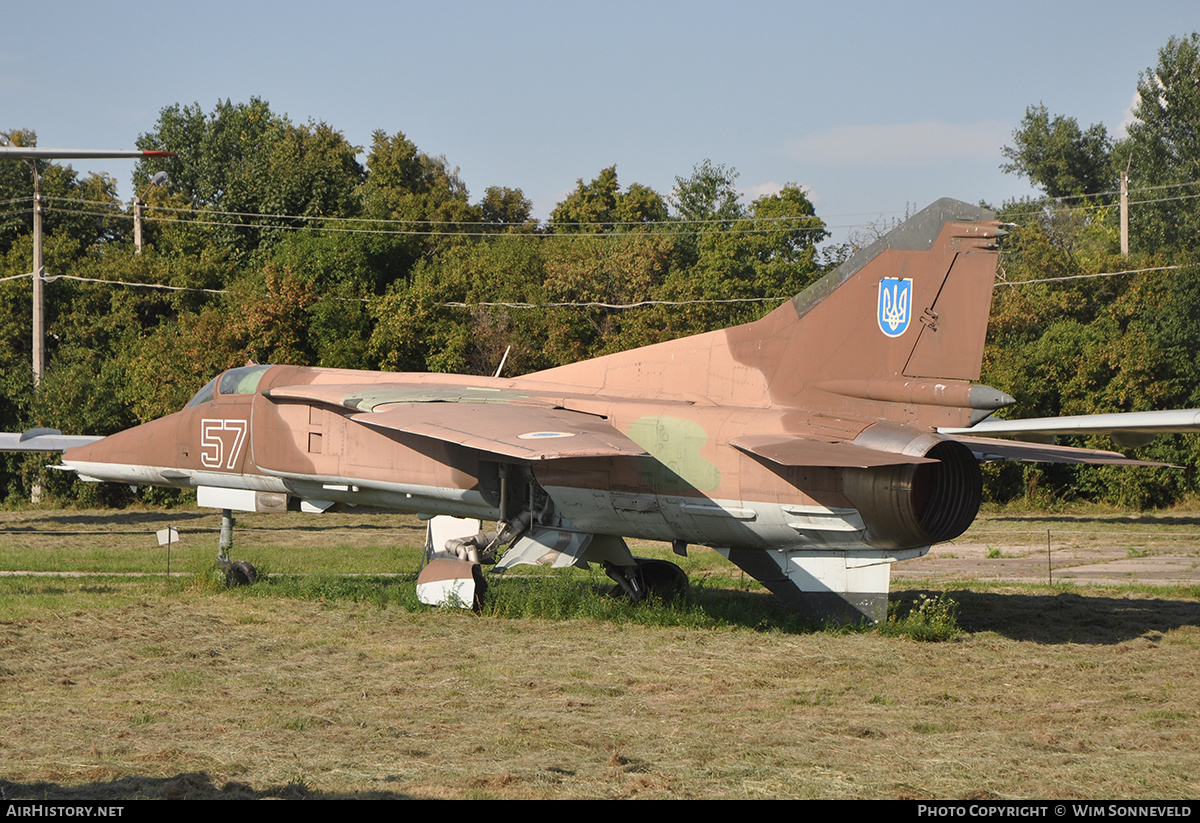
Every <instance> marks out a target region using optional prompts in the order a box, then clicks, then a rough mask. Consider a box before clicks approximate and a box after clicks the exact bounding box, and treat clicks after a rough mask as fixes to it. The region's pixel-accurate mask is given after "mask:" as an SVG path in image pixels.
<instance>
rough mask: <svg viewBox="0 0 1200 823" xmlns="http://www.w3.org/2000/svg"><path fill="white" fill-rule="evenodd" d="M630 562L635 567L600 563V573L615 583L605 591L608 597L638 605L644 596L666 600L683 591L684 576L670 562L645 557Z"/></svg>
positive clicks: (684, 574) (685, 581)
mask: <svg viewBox="0 0 1200 823" xmlns="http://www.w3.org/2000/svg"><path fill="white" fill-rule="evenodd" d="M633 559H634V560H635V561H637V565H636V566H618V565H617V564H615V563H609V562H607V561H605V562H604V564H603V565H604V573H605V574H607V575H608V576H609V577H611V578H612V579H613V580H614V581H615V582H616V584H617V585H615V586H613V587H612V590H611V591H609V593H608V595H609V597H625V598H627V599H628V600H629V601H630V602H631V603H641V602H642V601H643V600H645V599H646V598H647V597H655V598H658V599H660V600H670V599H671V598H673V597H675V596H676V595H679V594H682V593H684V592H686V591H687V588H688V578H687V574H686V573H685V572H684V571H683V569H681V568H679V567H678V566H676V565H675V564H674V563H671V562H669V561H667V560H654V559H652V558H649V557H635V558H633Z"/></svg>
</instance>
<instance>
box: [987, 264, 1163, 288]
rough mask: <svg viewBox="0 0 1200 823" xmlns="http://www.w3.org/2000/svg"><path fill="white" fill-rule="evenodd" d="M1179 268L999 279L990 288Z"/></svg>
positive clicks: (1156, 267) (1154, 267) (1160, 267)
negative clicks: (1027, 278)
mask: <svg viewBox="0 0 1200 823" xmlns="http://www.w3.org/2000/svg"><path fill="white" fill-rule="evenodd" d="M1181 268H1183V266H1153V267H1151V268H1148V269H1126V270H1125V271H1104V272H1097V273H1095V274H1068V275H1064V276H1062V277H1040V278H1038V279H1036V280H1001V281H999V282H997V283H996V284H995V285H993V286H992V288H998V287H1000V286H1027V285H1030V284H1032V283H1058V282H1061V281H1063V280H1086V279H1088V278H1091V277H1116V276H1117V275H1120V274H1144V273H1145V272H1151V271H1176V270H1178V269H1181Z"/></svg>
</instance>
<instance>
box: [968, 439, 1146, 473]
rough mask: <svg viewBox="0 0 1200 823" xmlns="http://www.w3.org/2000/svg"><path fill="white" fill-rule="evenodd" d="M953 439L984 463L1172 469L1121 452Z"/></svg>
mask: <svg viewBox="0 0 1200 823" xmlns="http://www.w3.org/2000/svg"><path fill="white" fill-rule="evenodd" d="M953 439H955V440H957V441H958V442H959V443H962V444H963V445H964V446H966V447H967V448H968V449H970V450H971V451H972V452H973V453H974V454H975V457H976V458H978V459H979V460H983V461H995V460H1020V461H1024V462H1027V463H1090V464H1094V465H1111V466H1160V467H1161V466H1169V465H1170V464H1169V463H1156V462H1154V461H1151V460H1134V459H1132V458H1129V457H1126V456H1125V455H1123V454H1120V453H1119V452H1110V451H1103V450H1100V449H1075V448H1072V447H1070V446H1053V445H1048V444H1043V443H1022V442H1014V441H1012V440H992V439H991V438H987V437H958V436H955V437H954V438H953Z"/></svg>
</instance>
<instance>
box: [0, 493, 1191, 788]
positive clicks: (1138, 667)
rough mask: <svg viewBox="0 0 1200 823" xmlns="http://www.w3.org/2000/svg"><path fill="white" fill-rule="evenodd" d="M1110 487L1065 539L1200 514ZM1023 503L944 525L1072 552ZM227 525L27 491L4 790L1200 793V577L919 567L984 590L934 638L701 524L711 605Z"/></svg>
mask: <svg viewBox="0 0 1200 823" xmlns="http://www.w3.org/2000/svg"><path fill="white" fill-rule="evenodd" d="M1079 516H1080V517H1083V518H1085V520H1084V521H1083V523H1082V525H1081V524H1080V522H1079V521H1072V520H1069V519H1060V520H1057V521H1055V522H1053V523H1051V524H1050V526H1049V528H1050V529H1051V530H1052V534H1053V532H1054V531H1058V532H1061V533H1063V534H1064V535H1066V533H1067V532H1068V531H1070V530H1071V529H1075V530H1076V531H1080V532H1082V531H1089V530H1099V531H1102V532H1105V533H1106V535H1107V538H1108V539H1107V541H1098V542H1102V543H1104V545H1102V546H1101V545H1091V544H1088V545H1079V546H1076V545H1068V544H1069V543H1070V541H1068V540H1067V539H1065V538H1064V539H1063V540H1061V541H1059V543H1060V548H1061V551H1062V552H1063V553H1064V556H1066V555H1067V554H1068V553H1069V552H1071V551H1081V550H1087V551H1090V552H1093V553H1095V552H1100V551H1104V552H1108V553H1109V554H1110V555H1111V557H1112V559H1113V560H1114V561H1123V560H1125V559H1126V556H1127V554H1128V550H1122V549H1121V541H1122V538H1121V536H1120V534H1119V532H1120V530H1121V529H1127V530H1128V529H1134V530H1145V531H1146V532H1147V533H1148V534H1150V535H1151V536H1150V537H1147V538H1146V539H1145V540H1142V541H1141V542H1140V543H1138V545H1137V546H1136V547H1133V548H1134V549H1135V550H1136V551H1137V552H1139V553H1142V554H1140V555H1138V556H1140V557H1149V558H1150V559H1154V557H1156V556H1166V555H1170V556H1172V557H1184V558H1186V557H1188V556H1194V554H1195V549H1194V548H1192V547H1194V546H1196V545H1200V540H1197V541H1195V542H1189V538H1188V537H1187V536H1186V535H1187V533H1188V531H1189V530H1191V531H1195V532H1200V526H1198V524H1200V519H1197V518H1193V517H1191V516H1188V515H1180V514H1177V513H1176V514H1169V515H1164V516H1162V518H1160V521H1154V520H1153V519H1151V520H1145V519H1143V520H1140V521H1137V522H1134V523H1132V524H1124V525H1120V527H1119V528H1118V526H1115V525H1114V524H1113V523H1112V522H1108V521H1105V522H1104V523H1102V524H1101V525H1099V526H1097V527H1095V529H1093V525H1094V524H1093V523H1092V520H1095V519H1096V518H1097V517H1107V516H1108V515H1103V516H1101V515H1079ZM1007 517H1012V516H1011V515H1005V514H1003V513H999V514H996V515H994V516H989V517H985V518H983V519H982V520H981V522H980V523H979V524H978V525H977V527H976V528H977V529H978V530H979V535H982V536H976V537H973V536H972V533H971V532H969V533H968V535H966V536H965V537H964V538H963V539H962V540H961V541H959V542H958V543H956V544H955V545H952V546H949V547H942V548H941V549H939V550H938V551H939V552H941V553H943V554H944V555H953V554H956V553H959V554H962V555H964V556H965V555H968V554H970V557H969V558H967V557H964V559H965V560H969V561H970V563H968V564H967V568H972V569H973V568H976V567H983V568H985V569H986V568H992V570H993V571H995V570H996V569H998V568H999V566H998V564H1000V563H1008V564H1010V565H1011V566H1012V567H1019V566H1020V563H1019V562H1018V561H1019V560H1020V558H1021V556H1022V555H1021V552H1023V551H1026V550H1028V551H1029V552H1031V554H1030V555H1029V556H1030V557H1033V554H1032V553H1033V552H1035V551H1037V552H1041V553H1044V551H1045V537H1044V532H1045V530H1046V528H1047V524H1046V521H1045V520H1044V519H1041V518H1043V517H1044V515H1037V516H1032V517H1031V518H1026V519H1025V520H1021V519H1020V518H1017V519H1013V520H1006V519H1004V518H1007ZM1088 518H1091V519H1090V520H1089V519H1088ZM997 521H998V522H997ZM167 522H173V523H174V524H175V525H177V526H178V527H179V528H180V531H181V533H182V541H181V543H180V544H179V545H177V546H176V547H175V548H174V549H173V551H172V559H171V565H172V572H177V571H187V572H194V574H191V575H187V576H179V575H175V576H172V577H171V578H166V577H165V576H164V574H163V572H165V566H166V562H165V561H166V558H165V552H164V551H163V550H162V549H160V548H158V547H157V546H156V544H155V541H154V538H153V535H152V534H151V532H152V531H153V530H154V529H156V528H161V527H162V526H163V525H166V524H167ZM216 524H217V521H216V518H215V517H214V516H212V515H208V514H201V513H199V512H197V511H195V510H186V509H185V510H179V511H170V512H160V511H129V512H87V511H61V510H57V511H51V510H42V511H37V510H28V511H19V512H0V569H3V570H10V571H11V570H22V571H39V572H56V574H49V575H23V576H4V577H0V793H2V795H3V796H4V797H6V798H13V797H30V798H38V799H41V798H47V799H50V798H59V799H62V798H70V797H89V798H111V799H118V798H130V797H304V796H322V797H418V798H431V797H437V798H442V797H445V798H460V797H501V798H575V797H654V798H673V797H680V798H700V797H714V798H716V797H721V798H759V797H764V798H765V797H797V798H804V797H818V798H1044V797H1052V798H1193V797H1196V796H1197V795H1198V794H1200V754H1198V751H1200V739H1198V738H1200V686H1198V685H1197V683H1196V676H1195V672H1196V671H1197V670H1198V669H1200V588H1197V587H1196V586H1195V585H1169V586H1157V587H1151V586H1145V585H1136V584H1135V585H1124V586H1112V585H1106V586H1079V585H1075V584H1070V583H1067V584H1056V585H1053V586H1049V585H1045V584H1043V583H1038V582H1031V581H1022V580H1021V579H1019V577H1015V578H1014V579H1007V580H1006V579H1003V578H1005V577H1006V576H1008V577H1013V576H1012V575H1006V574H1004V573H998V574H995V575H984V576H985V577H989V580H990V582H980V581H979V580H978V579H962V578H960V579H950V578H948V577H941V576H939V578H938V580H937V586H936V587H929V586H927V585H926V581H917V582H915V583H914V582H912V581H907V580H904V579H900V580H897V581H896V582H895V584H894V586H893V600H894V601H896V602H897V603H898V604H901V605H907V604H911V602H912V601H913V600H917V599H919V596H920V594H922V593H926V592H932V593H937V592H940V591H941V590H943V589H945V590H948V591H949V593H950V596H951V597H952V598H953V599H954V600H955V601H956V602H957V604H958V608H957V622H958V626H959V627H960V628H961V631H959V632H957V636H956V639H954V640H952V641H950V642H940V643H925V642H915V641H914V640H912V639H911V638H910V636H904V635H899V636H893V635H889V634H887V633H885V632H881V631H877V630H871V631H864V630H832V629H831V630H815V629H812V628H808V627H804V626H802V625H800V624H798V623H797V622H795V621H794V620H791V619H789V618H788V616H787V615H786V613H784V612H782V611H780V610H777V609H775V608H774V606H773V605H772V601H771V599H770V598H769V596H767V595H765V594H763V593H762V590H761V589H759V588H758V587H757V585H756V584H754V583H753V581H748V580H746V579H744V578H742V577H741V576H740V574H739V573H737V571H736V569H733V568H732V567H730V566H729V565H728V564H726V563H725V562H724V561H723V560H721V559H720V558H719V557H717V556H716V555H715V553H712V552H708V551H695V550H693V551H692V553H691V557H689V558H688V559H687V560H686V561H685V565H686V566H687V568H688V572H689V574H690V575H691V576H692V577H693V580H694V581H696V582H697V583H698V585H697V586H696V587H695V590H694V592H693V595H692V596H691V597H690V598H689V600H688V601H687V602H686V603H685V604H682V605H659V606H655V607H651V608H649V609H642V610H635V609H630V608H628V607H624V606H620V605H619V604H613V603H612V602H611V601H609V600H607V599H606V598H605V597H604V596H603V593H602V590H603V586H602V582H603V578H602V575H601V576H589V575H588V574H586V573H583V572H569V573H568V574H567V576H565V577H563V576H561V575H538V574H534V575H532V576H524V575H522V576H520V577H517V578H514V579H511V580H504V581H501V583H500V584H499V585H496V586H494V587H493V595H494V599H493V600H492V601H490V603H489V608H488V609H487V610H485V613H484V614H483V615H478V616H477V615H473V614H470V613H464V612H458V611H437V610H430V609H426V608H425V607H421V606H417V605H415V603H414V602H413V600H412V596H411V588H412V582H411V581H412V578H411V576H412V573H413V572H414V571H415V569H416V563H417V557H418V555H419V545H420V541H421V538H422V531H421V528H420V525H419V524H417V523H416V522H415V520H413V519H410V518H405V517H392V516H386V517H363V516H350V515H328V516H322V517H319V518H307V519H302V518H300V517H299V516H293V517H286V518H283V517H281V518H270V517H266V516H263V517H255V516H247V517H246V518H244V519H243V520H242V521H241V522H240V524H239V529H238V532H237V534H236V542H235V552H234V554H235V556H236V557H239V558H245V559H250V560H252V561H254V562H255V563H257V564H258V565H260V566H261V567H263V568H264V569H265V570H267V571H270V572H272V573H273V575H274V576H273V577H272V578H271V580H270V581H269V582H267V583H260V584H258V585H256V586H254V587H251V588H248V589H242V590H224V589H221V588H219V587H217V586H214V585H212V584H211V575H209V574H208V573H207V571H206V570H207V568H208V567H210V566H211V560H212V555H213V553H214V550H215V544H216V534H215V531H216ZM989 529H991V531H988V530H989ZM997 529H999V530H1001V531H1003V530H1005V529H1007V530H1008V531H1009V532H1012V533H1016V532H1020V533H1022V534H1024V533H1025V532H1029V533H1033V532H1040V533H1041V534H1042V537H1041V538H1040V540H1041V542H1040V545H1035V546H1033V547H1032V548H1028V549H1025V548H1022V546H1024V545H1025V544H1024V543H1023V542H1022V541H1023V540H1025V538H1024V537H1021V538H1019V539H1018V538H1016V537H1014V535H1013V534H1009V536H1008V538H1006V539H1000V538H997V537H995V536H994V532H995V531H996V530H997ZM1164 535H1165V536H1164ZM1071 540H1074V541H1075V542H1077V543H1087V540H1091V538H1087V539H1086V540H1085V539H1084V538H1083V537H1078V536H1076V537H1073V538H1071ZM1026 542H1028V541H1026ZM1127 542H1131V543H1132V542H1133V541H1132V540H1130V541H1127ZM1113 543H1115V545H1108V544H1113ZM989 547H990V548H997V547H1002V548H1000V549H999V550H998V556H997V557H995V558H988V557H987V554H986V549H987V548H989ZM638 551H639V553H641V552H643V551H645V550H644V549H639V550H638ZM1189 552H1192V555H1189V554H1188V553H1189ZM975 554H979V555H980V557H978V558H976V557H975ZM1005 555H1007V556H1005ZM661 556H669V552H668V553H667V554H663V555H661ZM1039 556H1040V555H1039ZM1105 556H1107V555H1105ZM954 559H955V558H951V557H943V558H941V559H940V560H939V559H936V558H934V561H935V562H937V563H943V561H947V560H954ZM1198 560H1200V558H1198ZM925 562H926V561H915V563H914V564H910V565H913V566H914V567H915V566H917V564H920V563H925ZM1031 562H1032V561H1031ZM1090 562H1093V564H1094V562H1095V557H1092V558H1091V561H1090ZM989 563H991V564H992V566H991V567H989V566H988V564H989ZM904 565H905V564H901V566H898V567H897V569H898V570H899V569H901V568H903V567H904ZM943 565H945V564H944V563H943ZM1073 567H1074V566H1071V565H1069V564H1066V565H1063V566H1060V569H1064V568H1065V569H1069V568H1073ZM941 568H942V567H941V566H938V569H939V571H938V572H937V574H938V575H942V571H941ZM64 572H85V574H84V575H83V576H64V574H62V573H64ZM97 572H104V574H97ZM351 574H352V575H358V576H356V577H349V576H348V575H351ZM384 575H394V576H384ZM973 576H974V577H976V578H978V577H979V575H973ZM1036 579H1037V578H1036V576H1034V578H1033V580H1036ZM514 604H520V606H519V607H518V606H517V605H514ZM530 604H532V605H530ZM516 614H521V615H528V614H541V615H543V616H541V617H530V616H513V615H516Z"/></svg>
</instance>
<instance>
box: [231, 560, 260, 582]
mask: <svg viewBox="0 0 1200 823" xmlns="http://www.w3.org/2000/svg"><path fill="white" fill-rule="evenodd" d="M256 582H258V569H256V568H254V566H253V565H251V564H250V563H247V562H246V561H245V560H239V561H237V562H236V563H230V564H229V568H228V569H226V570H225V585H226V586H229V587H230V588H233V587H234V586H253V585H254V584H255V583H256Z"/></svg>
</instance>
